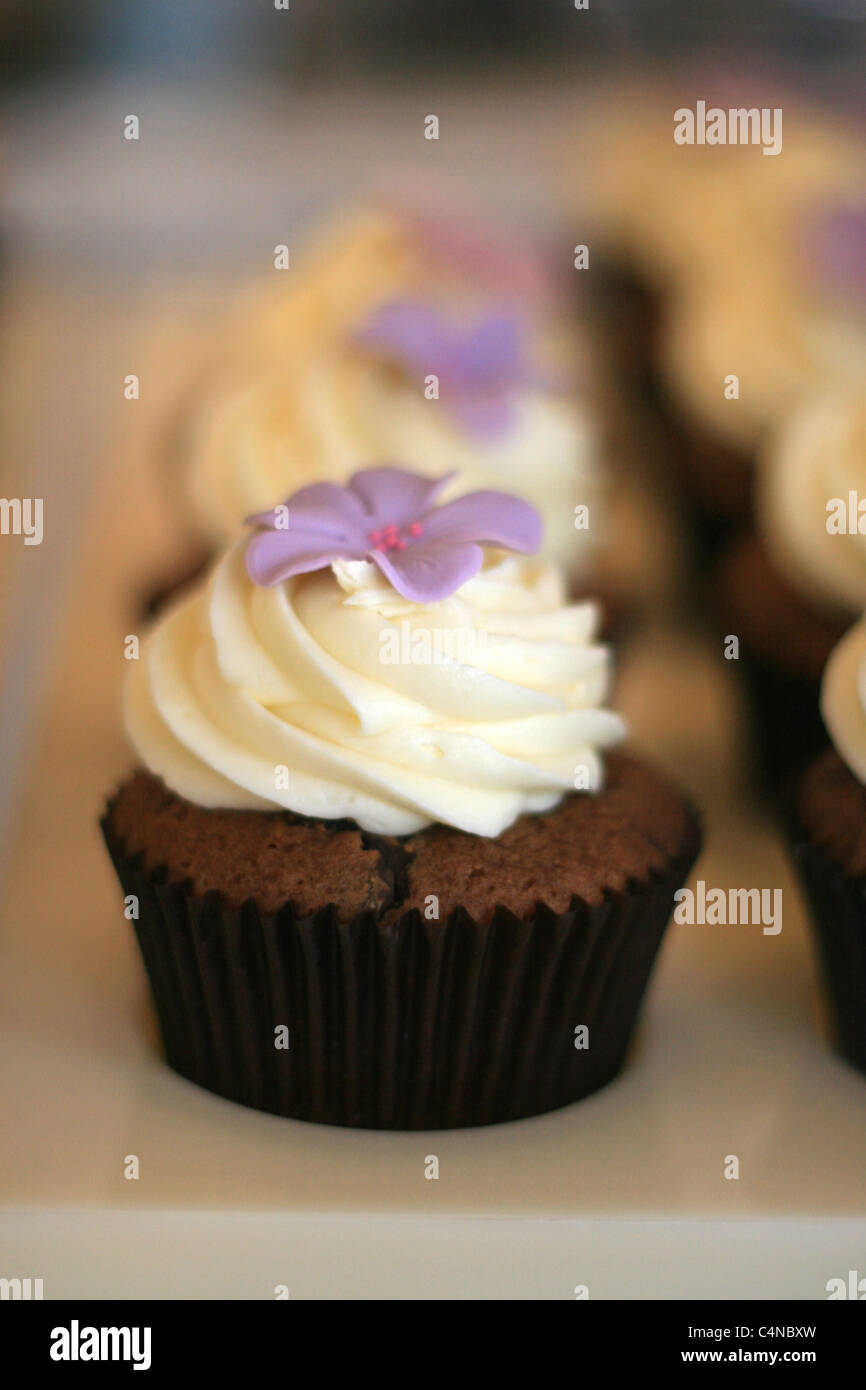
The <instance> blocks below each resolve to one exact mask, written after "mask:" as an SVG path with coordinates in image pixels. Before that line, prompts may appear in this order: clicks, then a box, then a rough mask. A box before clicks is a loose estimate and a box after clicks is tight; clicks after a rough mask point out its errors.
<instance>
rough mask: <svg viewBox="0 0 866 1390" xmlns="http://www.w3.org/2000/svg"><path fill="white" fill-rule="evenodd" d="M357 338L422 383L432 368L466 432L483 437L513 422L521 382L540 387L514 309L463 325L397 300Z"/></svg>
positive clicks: (446, 402)
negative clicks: (516, 396)
mask: <svg viewBox="0 0 866 1390" xmlns="http://www.w3.org/2000/svg"><path fill="white" fill-rule="evenodd" d="M356 340H357V341H358V342H359V343H360V344H361V346H362V347H365V348H367V349H368V350H369V351H371V352H373V353H375V354H377V355H378V356H380V357H382V358H384V359H385V360H386V361H388V362H392V363H394V364H395V365H396V366H398V367H399V368H400V369H401V370H402V371H404V372H405V373H406V374H407V375H410V376H415V377H417V378H418V379H419V380H423V378H424V377H425V376H426V375H427V374H428V373H431V372H432V373H435V375H436V376H438V378H439V381H440V384H441V386H442V400H443V404H444V405H445V406H446V407H447V408H448V409H450V410H451V411H452V413H453V414H454V415H455V416H456V417H457V419H458V420H459V421H460V423H461V424H462V425H463V426H464V427H465V428H466V429H467V430H469V431H470V432H471V433H473V434H477V435H480V436H482V437H486V438H494V437H496V436H498V435H501V434H504V433H506V432H507V430H508V429H509V428H510V427H511V425H512V424H513V421H514V397H515V394H516V392H517V391H518V390H519V389H520V388H521V387H523V386H531V385H537V384H541V378H540V375H539V373H538V372H537V371H536V370H535V369H534V367H533V366H532V364H531V363H530V361H529V358H528V355H527V351H526V325H525V323H524V321H523V319H522V318H521V317H520V316H518V315H517V314H514V313H512V312H510V311H497V312H492V313H488V314H485V315H483V316H482V317H481V318H479V319H476V320H475V321H474V322H472V323H470V324H469V325H468V326H463V325H462V324H457V323H454V322H453V321H450V320H448V319H446V318H444V317H443V315H442V314H440V312H439V310H438V309H437V308H436V307H435V306H434V305H432V304H428V303H425V302H423V301H421V300H413V299H395V300H392V301H390V302H389V303H387V304H383V305H382V306H381V307H380V308H378V309H376V310H374V312H373V313H372V314H371V315H370V317H369V318H368V319H367V321H366V323H365V324H363V325H362V327H361V328H360V329H359V330H358V332H357V334H356Z"/></svg>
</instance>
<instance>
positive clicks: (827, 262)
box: [806, 200, 866, 303]
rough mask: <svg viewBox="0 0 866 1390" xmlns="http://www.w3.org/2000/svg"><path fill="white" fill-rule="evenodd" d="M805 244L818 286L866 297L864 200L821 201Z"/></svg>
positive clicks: (865, 222)
mask: <svg viewBox="0 0 866 1390" xmlns="http://www.w3.org/2000/svg"><path fill="white" fill-rule="evenodd" d="M806 246H807V252H808V255H809V258H810V261H811V264H812V268H813V270H814V273H815V276H816V278H817V280H818V282H819V284H820V285H821V286H822V288H824V289H826V290H827V291H828V292H829V293H830V294H837V295H844V296H845V297H847V298H851V299H855V300H858V301H859V302H860V303H863V302H864V301H866V201H847V202H846V201H842V200H839V201H836V202H829V201H828V202H827V203H825V204H822V206H821V208H820V209H819V211H818V213H817V214H816V216H814V217H813V218H812V220H811V221H810V223H809V226H808V228H807V234H806Z"/></svg>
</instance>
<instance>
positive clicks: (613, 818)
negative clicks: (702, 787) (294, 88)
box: [103, 468, 700, 1129]
mask: <svg viewBox="0 0 866 1390" xmlns="http://www.w3.org/2000/svg"><path fill="white" fill-rule="evenodd" d="M446 481H447V480H445V479H440V480H438V481H435V482H431V481H430V480H429V479H427V478H425V477H423V476H421V475H418V474H412V473H407V472H404V471H402V470H397V469H392V468H374V469H368V470H362V471H360V472H358V473H356V474H355V475H353V477H352V478H351V480H350V482H349V484H348V486H346V487H341V486H338V485H335V484H331V483H319V484H313V485H310V486H308V487H306V488H304V489H302V490H301V491H300V492H298V493H297V494H295V495H294V496H292V497H290V498H289V499H288V501H287V502H286V503H285V504H283V505H282V506H278V507H276V508H273V509H272V510H271V511H269V512H266V513H264V514H262V515H260V516H258V517H256V518H253V519H252V520H253V524H254V525H255V527H256V530H255V533H254V535H253V537H252V539H251V540H250V541H249V543H247V542H246V541H245V540H241V541H239V542H237V543H236V544H235V545H234V546H232V547H231V548H230V549H229V550H228V551H227V552H226V553H225V555H224V556H223V557H222V558H221V559H220V560H219V562H218V563H217V565H216V567H215V568H214V569H213V571H212V573H211V574H210V576H209V578H208V579H207V581H206V582H205V583H204V584H202V585H201V586H200V587H199V588H197V589H196V591H195V592H194V593H192V594H190V595H189V596H188V597H186V598H181V599H179V600H177V601H176V602H175V604H174V605H173V606H172V607H171V608H170V609H169V610H167V611H166V612H165V613H164V615H163V616H162V617H161V619H160V620H159V621H158V623H157V624H156V626H155V628H154V629H153V631H152V633H151V634H150V636H149V638H148V639H147V640H146V642H145V644H144V645H143V648H142V652H141V658H140V660H139V661H138V662H136V663H135V664H134V665H133V666H131V667H130V672H129V676H128V683H127V687H126V694H125V711H126V722H127V727H128V731H129V735H130V738H131V741H132V744H133V746H134V748H135V750H136V752H137V755H138V758H139V767H138V768H137V770H136V771H135V772H134V773H133V774H132V776H131V777H130V778H129V779H128V780H126V781H125V782H124V783H123V784H122V786H121V787H120V788H119V790H118V791H117V792H116V794H115V795H114V796H113V797H112V799H111V801H110V803H109V805H108V808H107V810H106V813H105V817H104V820H103V831H104V835H105V839H106V843H107V846H108V849H109V852H110V854H111V857H112V859H113V862H114V865H115V868H116V870H117V874H118V877H119V879H120V882H121V884H122V886H123V892H124V894H125V895H126V896H127V897H128V898H133V899H135V900H136V901H137V903H138V917H137V920H136V921H135V927H136V931H137V934H138V940H139V943H140V946H141V952H142V956H143V958H144V964H145V967H146V970H147V974H148V977H149V980H150V985H151V990H152V994H153V998H154V1002H155V1006H156V1011H157V1015H158V1018H159V1023H160V1028H161V1032H162V1038H163V1042H164V1046H165V1053H166V1057H167V1060H168V1062H169V1063H170V1065H171V1066H172V1067H174V1068H175V1069H176V1070H177V1071H179V1072H180V1073H181V1074H182V1075H183V1076H185V1077H188V1078H189V1079H191V1080H193V1081H195V1082H198V1083H199V1084H200V1085H202V1086H205V1087H207V1088H208V1089H210V1090H212V1091H216V1092H217V1093H219V1094H220V1095H223V1096H226V1097H228V1098H230V1099H233V1100H236V1101H239V1102H241V1103H243V1104H246V1105H250V1106H254V1107H256V1108H259V1109H262V1110H267V1111H271V1112H274V1113H277V1114H280V1115H286V1116H293V1117H296V1118H299V1119H305V1120H313V1121H319V1122H324V1123H331V1124H341V1125H354V1126H363V1127H372V1128H385V1129H389V1128H391V1129H433V1128H441V1127H453V1126H465V1125H476V1124H485V1123H491V1122H495V1121H500V1120H508V1119H516V1118H519V1117H521V1116H525V1115H531V1114H536V1113H538V1112H541V1111H545V1110H549V1109H553V1108H556V1107H558V1106H562V1105H565V1104H567V1103H569V1102H571V1101H574V1100H578V1099H579V1098H581V1097H582V1096H586V1095H588V1094H589V1093H590V1092H592V1091H595V1090H597V1089H598V1088H599V1087H600V1086H603V1085H604V1084H605V1083H606V1082H608V1081H610V1080H611V1079H612V1078H613V1077H614V1076H615V1075H616V1074H617V1072H618V1071H619V1069H620V1067H621V1066H622V1064H623V1060H624V1056H625V1053H626V1049H627V1046H628V1042H629V1039H630V1037H631V1034H632V1031H633V1027H634V1023H635V1019H636V1015H637V1012H638V1009H639V1006H640V1002H641V998H642V995H643V992H644V989H645V986H646V983H647V979H648V976H649V973H650V970H651V967H652V963H653V960H654V957H655V955H656V951H657V949H658V946H659V943H660V940H661V937H662V935H663V932H664V928H665V925H666V922H667V919H668V916H669V914H670V912H671V908H672V905H673V895H674V892H675V890H676V889H677V888H678V887H679V886H680V885H681V883H682V881H683V878H684V877H685V876H686V875H687V873H688V871H689V868H690V866H691V864H692V862H693V860H694V858H695V856H696V854H697V852H698V848H699V839H700V835H699V827H698V822H697V818H696V815H695V812H694V811H693V809H692V807H691V806H690V804H689V803H688V802H687V801H686V800H685V799H684V798H683V797H682V796H681V794H680V793H679V792H678V791H677V790H676V788H675V787H673V786H672V785H671V784H670V783H669V782H668V780H667V778H666V777H665V776H663V775H662V774H661V773H659V772H657V771H655V770H654V769H653V768H652V767H651V766H649V765H647V764H646V763H644V762H643V761H641V760H639V759H637V758H635V757H633V756H631V755H630V754H628V753H625V752H622V751H619V750H618V749H616V748H614V745H616V744H618V743H619V741H620V740H621V738H622V736H623V733H624V727H623V723H622V721H621V719H620V718H619V717H618V716H617V715H616V714H614V713H612V712H611V711H610V710H608V709H606V708H605V705H604V701H605V695H606V690H607V686H608V680H609V655H608V652H607V649H606V648H605V647H603V646H601V645H599V644H598V643H597V642H596V641H595V640H594V631H595V626H596V622H597V616H598V615H597V611H596V609H595V606H594V605H593V604H591V603H588V602H586V603H580V604H574V603H569V602H568V600H567V598H566V595H565V589H564V584H563V581H562V578H561V575H560V573H559V572H558V571H557V570H556V569H555V568H552V567H550V566H549V565H548V564H547V563H546V562H544V561H542V560H540V559H537V558H533V557H532V556H531V552H532V551H534V550H536V549H537V547H538V544H539V541H540V536H541V525H540V521H539V518H538V516H537V514H536V513H535V512H534V510H533V509H532V508H531V507H529V506H528V505H527V504H526V503H525V502H523V501H521V500H518V499H516V498H514V497H511V496H508V495H507V494H502V493H495V492H484V493H475V494H464V495H463V496H461V497H459V498H458V499H456V500H453V501H451V502H450V503H446V504H444V505H441V506H438V505H436V500H437V497H438V495H439V494H440V493H441V491H442V489H443V487H445V485H446ZM609 749H613V751H611V752H608V750H609Z"/></svg>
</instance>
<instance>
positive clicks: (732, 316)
mask: <svg viewBox="0 0 866 1390" xmlns="http://www.w3.org/2000/svg"><path fill="white" fill-rule="evenodd" d="M775 87H776V83H775V82H774V81H773V80H772V79H769V80H768V78H767V76H766V75H763V76H762V75H761V74H751V75H749V76H748V79H747V81H744V80H743V79H742V78H740V77H738V76H737V75H735V74H730V73H728V74H724V73H722V74H721V75H720V74H718V73H715V74H714V73H712V72H703V73H692V74H689V73H681V74H679V75H678V77H677V80H676V82H670V83H668V84H666V85H665V86H659V87H657V88H656V89H655V90H654V91H653V92H651V93H650V94H649V95H646V94H645V93H641V94H639V95H637V96H634V95H633V96H632V97H631V99H626V100H625V101H617V103H616V109H615V110H613V111H612V110H611V106H610V104H605V105H604V106H603V108H602V110H601V112H600V113H599V115H598V116H597V118H596V120H595V121H594V122H591V123H590V129H591V132H592V134H591V136H590V138H589V139H585V140H584V142H583V146H584V148H585V153H586V154H587V156H588V159H585V160H583V161H582V163H581V169H580V182H581V191H582V195H583V199H584V201H585V203H586V206H587V212H586V216H587V217H588V219H589V228H590V233H591V235H592V237H593V238H594V242H595V243H596V244H594V247H593V250H594V253H595V254H596V257H597V259H596V262H595V264H596V265H597V266H598V267H599V274H598V275H597V276H594V277H593V279H594V280H595V283H596V285H597V286H600V291H601V293H600V298H601V303H602V309H603V317H604V318H605V319H606V320H607V321H608V322H613V324H614V329H613V336H614V340H615V346H614V358H615V369H616V367H617V366H619V367H620V368H621V366H622V363H623V362H625V370H624V372H622V371H621V373H620V374H621V375H622V376H623V377H624V379H625V381H626V383H627V384H628V385H630V387H631V388H632V392H633V393H634V391H635V388H636V389H637V399H638V402H639V404H640V406H641V407H642V409H643V411H644V412H645V414H646V425H647V437H648V444H651V446H652V448H653V451H654V452H655V453H657V455H658V460H659V482H660V485H661V486H662V487H663V488H666V489H667V490H668V491H670V492H671V495H672V496H673V497H674V499H675V500H676V501H677V503H678V505H679V507H680V509H681V511H682V513H683V517H684V520H685V521H686V523H687V525H688V527H689V529H690V530H691V531H692V533H693V534H694V536H695V537H696V539H697V542H698V553H699V555H700V556H701V557H702V558H707V557H710V556H712V555H714V554H715V553H716V552H717V550H718V547H719V545H720V544H721V542H722V541H723V540H724V539H725V538H726V536H727V535H728V534H729V533H730V529H731V527H732V526H734V525H736V524H738V523H739V522H741V521H743V520H744V519H746V518H747V516H748V514H749V509H750V505H751V488H752V477H753V467H754V461H755V457H756V453H757V451H758V450H759V449H760V448H761V447H763V444H764V442H765V439H766V435H767V432H768V430H769V429H770V428H772V427H773V426H774V425H775V424H776V423H777V422H778V421H779V420H780V419H782V418H783V417H784V414H785V413H786V412H787V410H788V409H789V408H790V407H791V405H792V404H794V403H796V401H797V400H798V399H799V398H800V396H802V394H803V392H804V391H811V390H813V389H814V388H815V386H816V384H819V383H820V382H821V381H822V380H834V379H836V378H837V377H838V378H840V379H844V378H845V376H846V375H847V374H849V373H850V372H851V371H853V372H854V373H856V372H857V371H859V367H858V366H857V362H858V360H859V362H860V363H861V364H862V361H863V350H862V337H863V335H862V332H861V330H860V328H859V327H858V321H859V316H858V314H857V313H852V312H850V309H851V305H850V294H851V288H850V285H849V286H848V287H847V288H843V290H842V297H841V298H840V295H839V293H838V289H839V285H838V279H837V283H836V284H835V286H834V285H833V284H832V283H831V281H832V278H833V277H832V276H828V275H827V273H826V271H827V268H828V267H831V266H832V265H833V263H834V261H836V260H837V257H836V255H835V253H834V252H833V250H832V249H831V250H830V254H829V256H828V255H827V254H826V249H827V248H826V245H824V244H823V243H825V242H826V240H827V237H826V234H825V235H824V237H823V238H822V236H821V235H820V234H817V232H816V229H818V228H819V227H820V224H821V223H822V221H823V222H826V223H828V224H830V225H831V226H832V225H833V224H834V223H835V224H836V230H835V232H833V233H832V234H831V237H830V240H831V241H832V240H835V241H836V242H838V240H839V232H840V230H841V222H840V219H839V217H838V209H839V208H840V207H847V208H848V209H849V217H850V208H851V205H852V204H857V203H858V202H859V201H860V200H861V199H862V198H863V196H864V192H866V162H864V159H863V154H862V150H861V148H860V145H859V142H858V141H857V140H856V138H855V137H854V136H853V135H851V134H850V133H849V132H848V131H847V130H846V128H845V127H844V125H842V124H841V123H840V121H839V120H838V119H837V118H835V117H832V116H830V115H825V114H823V113H821V112H820V111H818V110H817V109H813V108H810V107H809V106H808V104H807V103H806V102H804V100H803V99H802V97H800V96H799V95H798V94H796V93H791V92H787V93H784V94H779V93H778V91H775V90H774V88H775ZM759 94H760V99H759ZM699 99H700V100H701V101H703V102H704V105H705V107H706V109H707V110H709V109H711V108H713V107H718V108H721V109H722V110H723V111H725V113H726V114H727V112H728V110H730V109H731V108H735V109H740V108H746V109H748V108H753V107H758V108H760V107H763V106H767V107H769V108H770V109H775V108H777V107H781V108H783V111H784V142H783V148H782V149H781V151H780V152H779V153H778V154H777V155H775V156H770V157H764V156H763V155H762V152H761V150H760V149H759V148H756V147H755V146H754V145H752V144H739V143H730V144H711V143H699V142H697V141H696V142H695V143H694V144H678V143H677V142H676V140H675V138H674V130H675V113H676V112H678V111H687V110H694V109H695V108H696V106H697V102H698V100H699ZM834 210H835V211H834ZM849 232H850V226H849ZM611 265H613V268H614V273H613V275H611ZM842 278H843V279H844V276H843V277H842ZM611 283H612V284H613V294H612V295H611V293H610V286H611ZM623 285H624V286H625V289H623ZM623 303H625V305H626V310H625V312H623V310H622V305H623ZM628 306H631V308H629V307H628ZM635 306H637V311H636V312H635ZM617 322H619V328H617V327H616V324H617ZM858 343H859V344H860V346H858ZM731 374H735V375H737V376H739V379H740V391H739V397H738V398H735V399H732V398H729V394H730V392H728V393H726V389H725V383H726V378H728V377H729V376H730V375H731Z"/></svg>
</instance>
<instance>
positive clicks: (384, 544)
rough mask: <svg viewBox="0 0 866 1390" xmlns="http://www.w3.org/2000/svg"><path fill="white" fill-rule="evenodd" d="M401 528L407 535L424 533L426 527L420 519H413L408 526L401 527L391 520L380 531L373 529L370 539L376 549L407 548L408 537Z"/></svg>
mask: <svg viewBox="0 0 866 1390" xmlns="http://www.w3.org/2000/svg"><path fill="white" fill-rule="evenodd" d="M401 529H402V531H404V532H405V533H406V535H407V536H412V537H416V536H420V535H422V534H423V531H424V527H423V526H422V525H421V523H420V521H412V522H410V523H409V525H408V526H404V527H402V528H401V527H399V526H397V525H396V524H395V523H394V522H393V521H389V522H388V523H387V525H385V526H383V527H382V529H381V530H380V531H371V532H370V533H369V535H368V536H367V539H368V541H369V542H370V544H371V546H372V547H373V549H374V550H380V551H382V552H387V551H389V550H405V549H406V538H405V536H404V535H401Z"/></svg>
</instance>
